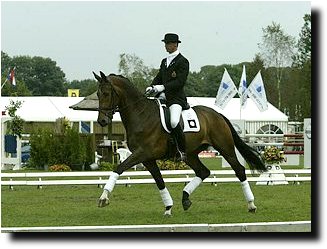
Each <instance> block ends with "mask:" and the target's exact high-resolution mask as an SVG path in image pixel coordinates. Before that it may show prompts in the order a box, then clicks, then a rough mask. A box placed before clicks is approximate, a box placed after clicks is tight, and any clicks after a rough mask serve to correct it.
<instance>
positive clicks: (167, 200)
mask: <svg viewBox="0 0 327 249" xmlns="http://www.w3.org/2000/svg"><path fill="white" fill-rule="evenodd" d="M143 165H144V166H145V167H146V168H147V169H148V170H149V172H150V173H151V175H152V177H153V179H154V180H155V181H156V184H157V187H158V189H159V193H160V196H161V199H162V202H163V204H164V206H165V212H164V216H171V210H172V207H173V199H172V198H171V196H170V193H169V191H168V189H167V188H166V186H165V182H164V180H163V178H162V175H161V173H160V170H159V167H158V165H157V163H156V161H155V160H154V161H148V162H144V163H143Z"/></svg>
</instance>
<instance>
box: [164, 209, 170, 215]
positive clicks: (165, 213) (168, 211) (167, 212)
mask: <svg viewBox="0 0 327 249" xmlns="http://www.w3.org/2000/svg"><path fill="white" fill-rule="evenodd" d="M163 215H164V217H171V209H169V210H166V211H165V212H164V214H163Z"/></svg>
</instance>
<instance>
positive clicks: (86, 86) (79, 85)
mask: <svg viewBox="0 0 327 249" xmlns="http://www.w3.org/2000/svg"><path fill="white" fill-rule="evenodd" d="M65 88H66V89H69V88H72V89H80V90H79V96H80V97H86V96H88V95H90V94H92V93H94V92H95V91H96V90H97V88H98V83H97V81H96V80H92V79H87V80H73V81H72V82H70V83H67V84H66V85H65Z"/></svg>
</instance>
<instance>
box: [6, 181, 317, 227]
mask: <svg viewBox="0 0 327 249" xmlns="http://www.w3.org/2000/svg"><path fill="white" fill-rule="evenodd" d="M167 187H168V189H169V191H170V193H171V195H172V197H173V200H174V207H173V216H172V217H170V218H165V217H163V212H164V207H163V204H162V201H161V198H160V195H159V192H158V190H157V187H156V186H155V185H154V184H146V185H133V186H131V187H125V186H121V185H117V186H116V187H115V189H114V191H113V194H112V196H111V198H110V201H111V203H110V205H109V206H107V207H105V208H98V207H97V198H98V197H99V196H100V194H101V193H102V190H101V189H100V188H97V187H96V186H43V189H36V187H35V186H16V187H15V189H14V190H13V191H12V190H9V188H8V187H7V186H6V187H5V186H2V195H1V215H2V217H1V218H2V224H1V226H2V227H25V226H27V227H33V226H83V225H90V226H101V225H137V224H191V223H193V224H195V223H211V224H214V223H239V222H263V221H297V220H311V184H310V183H301V184H300V185H291V184H290V185H279V186H278V185H277V186H256V185H255V183H251V187H252V191H253V193H254V195H255V197H256V200H255V203H256V206H257V207H258V210H257V213H255V214H252V213H248V212H247V204H246V202H245V200H244V197H243V193H242V190H241V187H240V184H239V183H222V184H218V186H217V187H215V186H213V185H211V184H209V183H206V184H202V185H201V186H200V187H199V188H198V189H197V190H196V191H195V192H194V193H193V194H192V195H191V200H192V202H193V205H192V206H191V208H190V209H189V210H188V211H186V212H185V211H183V209H182V205H181V194H182V190H183V188H184V184H178V183H170V184H167Z"/></svg>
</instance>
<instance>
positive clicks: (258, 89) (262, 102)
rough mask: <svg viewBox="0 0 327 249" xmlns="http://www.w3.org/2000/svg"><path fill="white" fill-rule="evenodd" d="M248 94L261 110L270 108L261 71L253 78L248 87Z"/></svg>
mask: <svg viewBox="0 0 327 249" xmlns="http://www.w3.org/2000/svg"><path fill="white" fill-rule="evenodd" d="M247 94H248V95H249V97H250V98H251V99H252V100H253V101H254V103H255V104H256V105H257V107H258V108H259V110H260V111H261V112H263V111H266V110H267V109H268V102H267V97H266V91H265V87H264V85H263V81H262V77H261V73H260V71H259V72H258V73H257V75H256V76H255V77H254V79H253V80H252V82H251V84H250V86H249V88H248V89H247Z"/></svg>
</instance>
